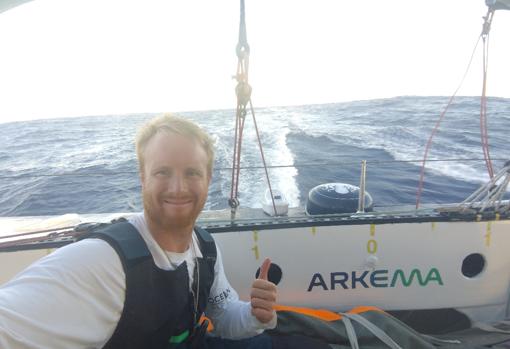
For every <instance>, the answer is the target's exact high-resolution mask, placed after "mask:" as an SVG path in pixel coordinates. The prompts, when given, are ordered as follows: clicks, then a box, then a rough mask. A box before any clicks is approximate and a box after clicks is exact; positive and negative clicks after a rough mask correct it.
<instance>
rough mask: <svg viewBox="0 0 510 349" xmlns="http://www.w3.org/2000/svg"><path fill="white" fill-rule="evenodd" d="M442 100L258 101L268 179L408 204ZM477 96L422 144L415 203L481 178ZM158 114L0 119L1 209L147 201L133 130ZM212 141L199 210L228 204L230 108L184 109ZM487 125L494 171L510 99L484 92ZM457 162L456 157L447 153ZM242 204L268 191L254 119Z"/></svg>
mask: <svg viewBox="0 0 510 349" xmlns="http://www.w3.org/2000/svg"><path fill="white" fill-rule="evenodd" d="M447 101H448V97H395V98H389V99H377V100H367V101H354V102H347V103H333V104H321V105H302V106H289V107H270V108H258V109H255V113H256V117H257V124H258V126H259V130H260V133H261V138H262V144H263V149H264V153H265V157H266V161H267V163H268V165H269V166H271V168H270V170H269V174H270V179H271V184H272V186H273V187H276V188H279V189H280V190H281V191H282V192H283V193H284V194H285V196H286V197H287V199H288V201H289V203H290V206H293V207H294V206H299V205H304V203H305V201H306V198H307V195H308V192H309V190H310V189H312V188H313V187H314V186H316V185H319V184H322V183H330V182H342V183H350V184H354V185H359V178H360V168H361V161H362V160H367V184H366V190H367V191H368V192H369V193H370V194H371V195H372V197H373V199H374V203H375V206H391V205H402V204H410V205H412V204H414V203H415V201H416V190H417V186H418V180H419V174H420V166H421V159H422V158H423V153H424V149H425V144H426V142H427V139H428V137H429V135H430V133H431V131H432V128H433V127H434V124H435V122H436V121H437V119H438V118H439V115H440V112H441V110H442V109H443V108H444V106H445V105H446V103H447ZM479 110H480V100H479V98H477V97H457V98H456V99H455V102H454V104H453V105H452V106H451V107H450V110H449V112H448V113H447V114H446V117H445V120H444V122H443V124H442V125H441V128H440V131H439V132H438V133H437V134H436V136H435V138H434V142H433V145H432V148H431V150H430V153H429V159H430V160H434V161H429V162H428V163H427V170H426V174H425V182H424V190H423V194H422V199H421V202H422V203H424V204H427V203H451V202H460V201H462V200H463V199H465V198H466V197H467V196H468V195H469V194H470V193H472V192H473V191H474V190H476V189H477V188H478V187H479V186H480V185H481V184H482V183H484V182H485V181H487V179H488V175H487V170H486V167H485V163H484V161H483V153H482V149H481V146H480V130H479V127H480V126H479ZM154 115H155V114H130V115H104V116H86V117H85V116H84V117H75V118H59V119H47V120H36V121H24V122H11V123H4V124H0V129H1V132H0V143H1V144H2V147H1V148H0V216H36V215H59V214H65V213H79V214H80V213H110V212H136V211H140V210H141V209H142V201H141V196H140V190H141V188H140V183H139V178H138V168H137V161H136V155H135V146H134V138H135V135H136V131H137V129H138V128H139V127H140V126H141V125H142V124H143V123H144V122H145V121H146V120H148V119H150V118H151V117H153V116H154ZM179 115H181V116H183V117H186V118H189V119H191V120H194V121H196V122H197V123H198V124H200V125H201V126H203V127H204V128H205V129H206V130H207V131H208V132H209V133H210V134H212V135H213V137H214V139H215V140H216V160H215V170H214V173H213V182H212V184H211V187H210V190H209V198H208V201H207V203H206V209H223V208H227V207H228V202H227V200H228V198H229V195H230V177H231V170H230V167H231V166H232V150H233V129H234V120H235V119H234V117H235V112H234V110H211V111H200V112H183V113H179ZM488 128H489V144H490V152H491V157H492V158H493V159H494V161H493V163H494V168H495V170H496V171H497V170H498V169H500V168H501V167H502V166H503V164H504V162H505V161H506V160H508V159H509V158H510V156H509V150H510V149H509V144H508V140H509V134H510V99H505V98H490V99H489V102H488ZM443 160H453V161H443ZM241 165H242V166H243V167H248V168H246V169H243V170H242V171H241V180H240V194H239V199H240V202H241V206H245V207H260V206H261V198H262V196H263V194H264V192H265V190H266V188H267V184H266V181H265V177H264V171H263V169H262V168H261V166H262V162H261V159H260V152H259V149H258V146H257V142H256V138H255V130H254V126H253V121H252V119H251V117H250V118H248V119H247V121H246V125H245V135H244V141H243V156H242V160H241Z"/></svg>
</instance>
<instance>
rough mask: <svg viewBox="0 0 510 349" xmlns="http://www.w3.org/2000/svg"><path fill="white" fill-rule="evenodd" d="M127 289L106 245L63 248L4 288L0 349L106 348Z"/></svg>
mask: <svg viewBox="0 0 510 349" xmlns="http://www.w3.org/2000/svg"><path fill="white" fill-rule="evenodd" d="M125 287H126V286H125V274H124V270H123V268H122V264H121V261H120V259H119V257H118V255H117V253H116V252H115V251H114V250H113V248H112V247H111V246H110V245H109V244H108V243H107V242H105V241H103V240H99V239H86V240H82V241H80V242H77V243H74V244H71V245H69V246H66V247H62V248H60V249H58V250H57V251H55V252H54V253H52V254H50V255H48V256H46V257H44V258H42V259H41V260H39V261H37V262H36V263H35V264H33V265H31V266H30V267H28V268H27V269H25V270H24V271H23V272H21V273H20V274H18V275H17V276H16V277H15V278H14V279H13V280H11V281H9V282H8V283H6V284H4V285H3V286H2V287H1V288H0V348H3V349H18V348H20V349H21V348H23V349H28V348H30V349H35V348H38V349H39V348H40V349H42V348H52V349H69V348H73V349H74V348H76V349H82V348H83V349H85V348H87V349H90V348H102V347H103V346H104V344H106V342H107V341H108V339H109V338H110V337H111V335H112V334H113V331H114V330H115V327H116V325H117V322H118V321H119V319H120V315H121V313H122V309H123V307H124V294H125Z"/></svg>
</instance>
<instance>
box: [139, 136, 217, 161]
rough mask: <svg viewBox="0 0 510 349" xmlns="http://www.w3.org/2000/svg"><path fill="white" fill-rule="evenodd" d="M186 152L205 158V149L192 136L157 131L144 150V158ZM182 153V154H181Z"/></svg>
mask: <svg viewBox="0 0 510 349" xmlns="http://www.w3.org/2000/svg"><path fill="white" fill-rule="evenodd" d="M182 153H186V154H187V156H192V157H195V156H198V157H200V158H204V159H205V158H207V154H206V153H205V150H204V149H203V148H202V147H201V146H200V144H199V142H198V140H196V139H195V138H194V137H192V136H188V135H182V134H178V133H174V132H171V131H159V132H158V133H156V134H155V135H154V136H153V137H152V138H151V139H150V140H149V141H148V142H147V146H146V148H145V151H144V155H145V157H146V160H149V158H150V157H156V158H161V157H170V156H171V155H173V156H175V155H179V154H182ZM183 155H184V154H183Z"/></svg>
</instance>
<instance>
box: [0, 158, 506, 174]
mask: <svg viewBox="0 0 510 349" xmlns="http://www.w3.org/2000/svg"><path fill="white" fill-rule="evenodd" d="M484 160H485V159H475V158H470V159H460V158H457V159H428V160H427V162H475V161H484ZM492 160H493V161H506V160H508V159H503V158H493V159H492ZM422 161H423V159H414V160H367V163H370V164H379V165H385V164H388V165H391V164H395V163H414V162H422ZM343 165H359V161H358V160H353V161H336V162H315V163H298V164H289V165H267V166H266V167H267V168H304V167H317V166H320V167H334V166H343ZM232 168H233V167H215V168H214V169H213V171H232ZM240 169H241V170H261V169H264V166H241V167H240ZM121 174H138V171H118V172H115V175H121ZM104 176H110V177H111V176H112V173H111V172H96V173H86V174H75V173H55V174H44V173H43V174H34V175H31V174H21V175H15V176H1V175H0V179H21V178H39V177H41V178H43V177H104Z"/></svg>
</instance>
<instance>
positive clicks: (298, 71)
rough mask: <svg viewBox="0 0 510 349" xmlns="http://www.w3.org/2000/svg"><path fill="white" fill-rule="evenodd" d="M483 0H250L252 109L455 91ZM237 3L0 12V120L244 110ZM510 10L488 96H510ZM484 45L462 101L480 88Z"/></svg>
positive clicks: (170, 0) (123, 2) (494, 47)
mask: <svg viewBox="0 0 510 349" xmlns="http://www.w3.org/2000/svg"><path fill="white" fill-rule="evenodd" d="M486 11H487V8H486V6H485V4H484V1H483V0H427V1H418V0H390V1H381V0H364V1H346V0H313V1H312V0H306V1H305V0H246V21H247V33H248V42H249V43H250V47H251V56H250V83H251V85H252V87H253V94H252V100H253V103H254V105H255V106H256V107H264V106H280V105H302V104H315V103H331V102H344V101H352V100H363V99H375V98H389V97H394V96H402V95H420V96H427V95H444V96H449V95H451V94H452V93H453V91H454V90H455V89H456V87H457V85H458V84H459V82H460V80H461V78H462V76H463V74H464V71H465V69H466V66H467V64H468V61H469V58H470V56H471V53H472V51H473V48H474V46H475V43H476V41H477V38H478V36H479V34H480V31H481V27H482V22H483V20H482V17H483V16H484V15H485V14H486ZM238 25H239V1H234V0H228V1H227V0H217V1H210V0H138V1H134V0H35V1H31V2H28V3H26V4H23V5H21V6H18V7H16V8H14V9H11V10H9V11H7V12H4V13H1V14H0V52H1V54H0V122H8V121H15V120H29V119H38V118H56V117H69V116H86V115H108V114H127V113H154V112H179V111H192V110H210V109H228V108H234V107H235V103H236V100H235V94H234V87H235V81H234V80H233V79H232V75H234V74H235V70H236V65H237V57H236V55H235V45H236V43H237V35H238ZM509 33H510V11H498V12H497V13H496V15H495V17H494V21H493V26H492V31H491V37H490V63H489V80H488V95H490V96H499V97H510V84H509V81H510V66H509V65H508V64H507V62H508V61H510V46H509V45H508V37H507V36H508V34H509ZM481 56H482V50H481V47H479V48H478V50H477V52H476V56H475V60H474V61H473V64H472V68H471V71H470V74H469V75H468V76H467V78H466V81H465V83H464V85H463V88H462V89H461V90H460V91H459V94H460V95H479V94H480V91H481V71H482V63H481Z"/></svg>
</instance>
